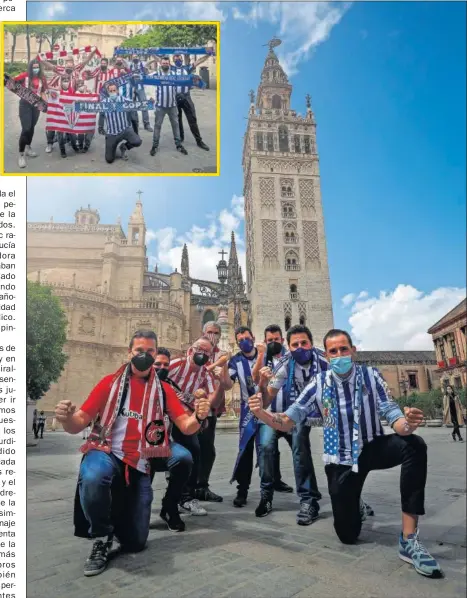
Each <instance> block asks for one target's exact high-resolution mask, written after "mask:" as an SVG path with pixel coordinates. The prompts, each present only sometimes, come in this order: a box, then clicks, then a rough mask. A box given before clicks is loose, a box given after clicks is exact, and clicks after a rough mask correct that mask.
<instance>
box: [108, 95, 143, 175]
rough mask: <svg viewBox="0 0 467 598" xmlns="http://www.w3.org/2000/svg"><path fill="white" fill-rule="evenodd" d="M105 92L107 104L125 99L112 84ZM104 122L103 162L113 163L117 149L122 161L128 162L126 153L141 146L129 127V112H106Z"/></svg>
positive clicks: (140, 142)
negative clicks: (106, 93) (107, 95)
mask: <svg viewBox="0 0 467 598" xmlns="http://www.w3.org/2000/svg"><path fill="white" fill-rule="evenodd" d="M107 92H108V94H109V97H108V99H107V100H106V101H107V102H122V103H123V102H124V101H125V98H124V97H123V96H121V95H120V94H119V92H118V87H117V86H116V85H114V84H113V83H112V84H111V85H108V86H107ZM105 122H106V135H105V161H106V162H107V163H108V164H112V162H114V161H115V156H116V154H117V148H118V149H119V150H120V156H121V158H122V160H125V161H126V160H128V151H129V150H130V149H132V148H134V147H139V146H140V145H141V144H142V141H141V137H140V136H139V135H137V134H136V133H135V131H134V130H133V127H132V126H131V122H130V116H129V112H123V111H122V112H117V111H115V112H110V111H109V112H106V113H105ZM119 144H120V145H119Z"/></svg>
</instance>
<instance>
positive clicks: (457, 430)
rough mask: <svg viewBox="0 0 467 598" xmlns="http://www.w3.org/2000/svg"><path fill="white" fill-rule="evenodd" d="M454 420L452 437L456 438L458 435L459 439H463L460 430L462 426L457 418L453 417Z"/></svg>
mask: <svg viewBox="0 0 467 598" xmlns="http://www.w3.org/2000/svg"><path fill="white" fill-rule="evenodd" d="M451 420H452V425H453V428H454V429H453V431H452V437H453V438H454V440H455V439H456V436H457V437H458V438H459V440H462V436H461V431H460V427H459V422H458V421H457V419H456V420H455V419H453V418H452V417H451Z"/></svg>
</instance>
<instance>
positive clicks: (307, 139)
mask: <svg viewBox="0 0 467 598" xmlns="http://www.w3.org/2000/svg"><path fill="white" fill-rule="evenodd" d="M303 141H304V142H305V154H311V145H310V136H309V135H305V136H304V138H303Z"/></svg>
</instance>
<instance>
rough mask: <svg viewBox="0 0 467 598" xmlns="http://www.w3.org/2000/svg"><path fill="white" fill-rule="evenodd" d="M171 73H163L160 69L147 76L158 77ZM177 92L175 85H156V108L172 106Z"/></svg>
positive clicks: (174, 103) (175, 101)
mask: <svg viewBox="0 0 467 598" xmlns="http://www.w3.org/2000/svg"><path fill="white" fill-rule="evenodd" d="M172 74H173V73H171V72H170V70H169V72H168V73H165V72H164V71H163V70H162V69H158V70H157V71H154V72H153V73H151V74H150V75H149V76H151V77H154V76H157V77H160V76H165V75H172ZM176 96H177V93H176V88H175V85H158V86H157V87H156V107H157V108H174V106H176V105H177V97H176Z"/></svg>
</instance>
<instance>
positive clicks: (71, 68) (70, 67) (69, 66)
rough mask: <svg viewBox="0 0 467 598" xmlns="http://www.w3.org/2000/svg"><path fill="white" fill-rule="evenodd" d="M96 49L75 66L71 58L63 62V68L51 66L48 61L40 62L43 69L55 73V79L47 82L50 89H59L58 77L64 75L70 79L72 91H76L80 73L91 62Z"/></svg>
mask: <svg viewBox="0 0 467 598" xmlns="http://www.w3.org/2000/svg"><path fill="white" fill-rule="evenodd" d="M96 52H97V49H94V51H93V52H91V53H90V54H89V56H88V57H87V58H86V60H84V61H83V62H80V63H78V64H75V61H74V59H73V56H68V57H67V58H66V60H65V66H58V65H56V64H52V63H51V62H49V61H48V60H41V62H42V64H43V65H44V68H48V69H49V70H51V71H53V72H54V73H55V77H52V79H51V80H50V81H49V86H50V87H59V83H60V77H63V76H64V75H66V76H67V77H69V78H71V83H72V88H73V91H74V90H75V89H76V84H77V81H78V79H79V76H80V74H81V71H82V70H83V69H84V67H85V66H87V65H88V64H89V63H90V62H91V60H92V59H93V58H94V55H95V54H96Z"/></svg>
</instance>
